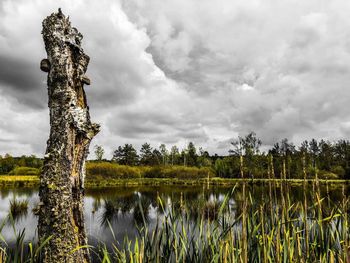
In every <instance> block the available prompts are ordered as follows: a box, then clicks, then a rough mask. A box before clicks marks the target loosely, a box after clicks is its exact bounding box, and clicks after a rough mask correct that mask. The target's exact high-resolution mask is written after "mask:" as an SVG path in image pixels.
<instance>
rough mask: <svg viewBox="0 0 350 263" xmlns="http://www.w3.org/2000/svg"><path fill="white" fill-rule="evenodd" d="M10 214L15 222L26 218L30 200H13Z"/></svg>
mask: <svg viewBox="0 0 350 263" xmlns="http://www.w3.org/2000/svg"><path fill="white" fill-rule="evenodd" d="M9 213H10V215H11V217H12V219H13V220H14V221H17V220H19V219H20V218H23V217H25V216H26V215H27V214H28V200H18V199H16V198H14V199H13V200H11V201H10V211H9Z"/></svg>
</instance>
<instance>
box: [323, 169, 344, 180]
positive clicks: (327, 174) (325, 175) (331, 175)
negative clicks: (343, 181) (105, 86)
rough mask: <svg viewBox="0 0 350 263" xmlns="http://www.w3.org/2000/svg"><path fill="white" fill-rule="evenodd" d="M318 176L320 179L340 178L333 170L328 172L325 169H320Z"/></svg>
mask: <svg viewBox="0 0 350 263" xmlns="http://www.w3.org/2000/svg"><path fill="white" fill-rule="evenodd" d="M318 177H319V178H320V179H328V180H335V179H339V176H338V175H337V174H335V173H333V172H328V171H324V170H319V171H318Z"/></svg>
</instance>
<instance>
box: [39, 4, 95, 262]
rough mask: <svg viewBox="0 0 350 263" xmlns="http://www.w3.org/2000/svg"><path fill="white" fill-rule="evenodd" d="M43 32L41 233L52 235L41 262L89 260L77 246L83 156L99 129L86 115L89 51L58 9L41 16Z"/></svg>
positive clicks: (80, 242)
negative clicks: (46, 122) (46, 114)
mask: <svg viewBox="0 0 350 263" xmlns="http://www.w3.org/2000/svg"><path fill="white" fill-rule="evenodd" d="M42 34H43V38H44V42H45V49H46V52H47V59H45V60H43V61H42V62H41V64H40V68H41V69H42V70H43V71H44V72H48V77H47V85H48V96H49V103H48V106H49V109H50V137H49V140H48V142H47V149H46V154H45V160H44V167H43V171H42V174H41V177H40V189H39V196H40V204H39V206H40V210H39V223H38V232H39V239H40V241H43V240H45V239H46V238H47V237H49V236H52V237H51V239H50V241H49V243H48V245H47V246H45V247H44V251H43V252H44V253H43V255H44V262H90V259H89V253H88V250H87V249H86V248H82V249H77V248H79V247H81V246H85V245H87V238H86V233H85V227H84V214H83V207H84V203H83V201H84V176H85V159H86V157H87V155H88V151H89V145H90V141H91V139H92V138H93V137H94V136H95V135H96V134H97V133H98V131H99V125H97V124H93V123H91V121H90V115H89V107H88V105H87V101H86V96H85V92H84V88H83V85H84V83H86V84H87V80H86V79H88V78H87V77H86V76H85V75H84V74H85V72H86V70H87V66H88V63H89V56H87V55H86V54H85V53H84V51H83V49H82V48H81V40H82V35H81V33H79V32H78V30H77V29H76V28H74V27H72V26H71V24H70V21H69V18H67V17H65V16H64V15H63V14H62V12H61V10H59V12H58V13H53V14H51V15H50V16H48V17H47V18H46V19H44V21H43V30H42ZM88 82H90V80H89V81H88ZM74 249H77V250H76V251H74ZM72 251H73V253H72Z"/></svg>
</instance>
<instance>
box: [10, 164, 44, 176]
mask: <svg viewBox="0 0 350 263" xmlns="http://www.w3.org/2000/svg"><path fill="white" fill-rule="evenodd" d="M8 174H9V175H39V174H40V169H38V168H33V167H25V166H23V167H16V168H14V169H13V170H12V171H10V172H9V173H8Z"/></svg>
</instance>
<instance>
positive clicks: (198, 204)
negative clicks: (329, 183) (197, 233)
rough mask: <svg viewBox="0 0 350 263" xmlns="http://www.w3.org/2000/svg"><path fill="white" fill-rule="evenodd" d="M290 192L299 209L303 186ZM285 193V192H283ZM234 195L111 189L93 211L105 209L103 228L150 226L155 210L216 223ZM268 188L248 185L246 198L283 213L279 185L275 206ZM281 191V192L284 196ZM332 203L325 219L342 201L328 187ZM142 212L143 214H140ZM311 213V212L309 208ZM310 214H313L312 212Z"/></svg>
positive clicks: (236, 210)
mask: <svg viewBox="0 0 350 263" xmlns="http://www.w3.org/2000/svg"><path fill="white" fill-rule="evenodd" d="M288 187H289V188H288V192H289V193H291V194H290V195H289V198H290V201H289V202H291V203H295V204H296V205H298V204H300V205H301V203H302V202H303V200H304V189H303V187H301V186H300V185H296V186H291V185H289V186H288ZM283 189H284V190H283V191H285V190H286V188H283ZM231 191H232V188H231V187H226V188H220V187H210V188H209V189H208V188H207V187H194V188H189V187H188V188H186V187H173V188H172V189H170V188H166V189H163V188H161V187H153V188H149V187H145V188H142V187H134V188H131V189H128V188H123V189H122V190H121V191H119V189H112V190H109V192H108V191H103V194H101V191H100V192H99V193H100V194H99V195H97V193H95V195H96V196H94V198H95V201H94V204H93V207H94V209H95V210H96V211H97V210H98V208H100V207H101V206H102V208H103V213H102V218H101V224H102V225H106V223H107V221H110V222H112V221H115V220H118V217H120V216H126V215H128V216H129V215H131V216H132V217H133V219H134V221H135V222H136V224H142V223H143V217H142V215H144V218H145V220H146V222H148V220H149V213H150V208H151V207H153V208H155V211H156V213H157V215H158V217H159V216H161V215H163V214H168V213H169V211H170V210H171V211H172V212H173V213H174V214H182V215H186V217H187V218H188V219H190V220H196V219H198V218H203V219H209V220H214V219H216V218H217V215H218V211H219V209H220V207H221V204H222V200H223V197H224V196H225V195H226V194H227V193H229V192H231ZM268 191H269V187H268V184H260V185H259V184H247V196H248V198H250V199H251V200H252V203H254V207H258V206H261V205H262V206H265V205H267V206H269V207H271V206H272V207H273V209H278V210H281V209H282V208H281V206H282V202H281V188H280V185H277V186H276V187H275V188H273V192H274V193H273V196H276V198H274V199H273V201H272V202H270V201H269V193H268ZM283 191H282V192H283ZM306 193H307V197H308V199H309V200H310V203H311V201H312V200H313V199H312V198H313V192H312V188H311V187H309V188H307V189H306ZM328 193H329V200H327V202H326V201H325V202H324V203H323V204H324V206H323V213H324V215H325V216H327V215H329V214H330V213H331V211H332V209H334V207H336V205H337V204H338V203H339V202H338V201H339V200H340V199H341V198H342V196H341V191H338V190H334V189H333V188H331V187H329V189H328ZM325 195H326V188H325V186H324V187H323V186H322V187H321V198H322V197H324V196H325ZM243 198H244V197H243V193H242V188H241V186H240V185H238V187H236V188H235V190H234V191H233V192H232V193H230V199H229V202H228V204H227V207H225V209H226V210H225V213H230V215H231V217H233V218H234V217H235V216H236V215H240V214H241V213H242V208H243ZM141 209H142V210H141ZM310 209H312V208H310ZM297 210H298V209H290V217H291V218H295V217H296V216H297V214H296V213H297V212H296V211H297ZM310 211H311V210H310Z"/></svg>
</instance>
